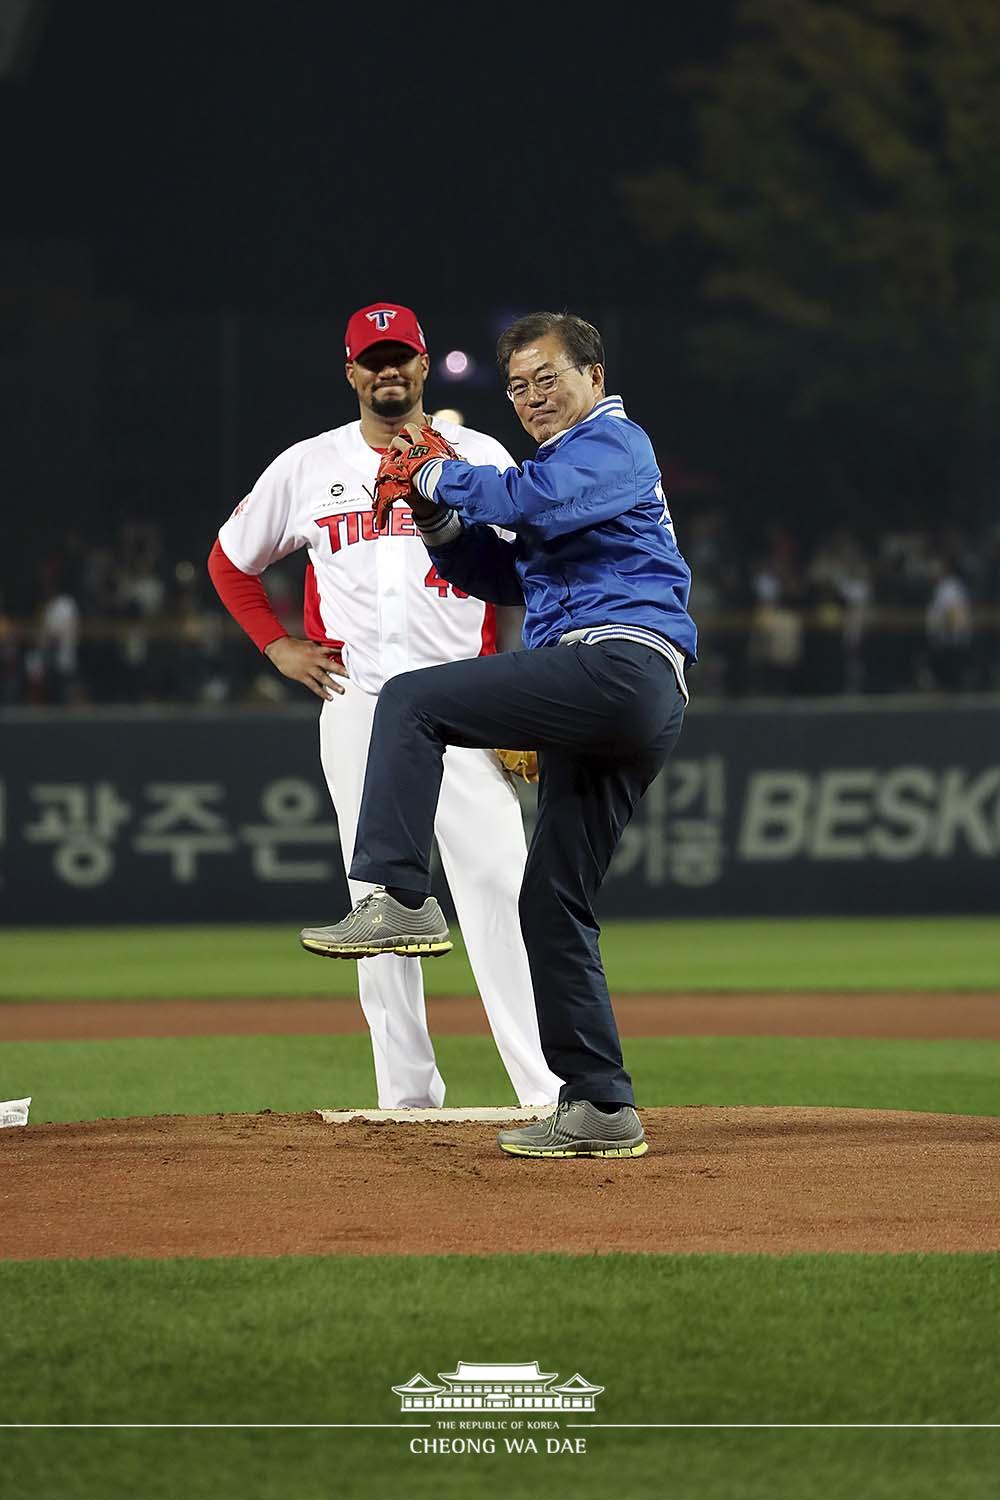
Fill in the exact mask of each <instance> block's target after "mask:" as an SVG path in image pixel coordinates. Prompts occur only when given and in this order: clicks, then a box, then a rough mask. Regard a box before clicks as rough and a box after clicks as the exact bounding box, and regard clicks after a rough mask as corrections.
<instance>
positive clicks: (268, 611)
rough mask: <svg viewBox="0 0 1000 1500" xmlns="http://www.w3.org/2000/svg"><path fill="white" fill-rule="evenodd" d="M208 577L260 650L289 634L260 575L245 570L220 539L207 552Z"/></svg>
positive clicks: (235, 618)
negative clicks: (243, 570) (223, 547)
mask: <svg viewBox="0 0 1000 1500" xmlns="http://www.w3.org/2000/svg"><path fill="white" fill-rule="evenodd" d="M208 576H209V578H211V580H212V582H213V583H214V585H215V591H216V593H217V594H218V596H219V598H220V599H221V600H222V602H223V604H224V605H225V606H226V608H227V609H228V611H229V613H230V614H231V615H232V617H233V619H234V620H235V621H236V623H237V625H239V626H240V627H241V629H243V630H245V631H246V633H247V635H248V636H249V637H250V639H251V640H252V641H253V643H254V645H255V646H256V647H257V649H258V651H263V650H264V648H265V646H269V645H270V644H271V642H272V641H277V640H280V639H281V638H282V637H283V636H287V634H288V631H287V630H286V629H285V627H284V625H282V623H281V621H280V620H279V619H278V616H277V615H276V614H275V612H274V610H273V609H272V608H271V601H270V599H269V598H268V597H267V590H266V589H265V587H264V585H263V584H262V583H261V581H260V578H259V577H258V576H257V575H256V574H255V573H244V572H242V571H241V570H240V569H239V568H238V567H237V566H236V564H235V563H233V562H230V560H229V558H228V557H227V556H226V554H225V553H224V552H223V550H222V543H221V542H220V541H219V540H218V539H216V542H215V546H214V547H213V548H212V550H211V552H210V553H209V554H208Z"/></svg>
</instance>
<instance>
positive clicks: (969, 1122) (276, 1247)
mask: <svg viewBox="0 0 1000 1500" xmlns="http://www.w3.org/2000/svg"><path fill="white" fill-rule="evenodd" d="M615 1005H616V1012H617V1015H618V1018H619V1023H620V1026H621V1030H622V1033H623V1035H625V1036H632V1037H639V1036H685V1035H687V1036H690V1035H700V1036H713V1035H714V1036H815V1037H822V1036H829V1037H928V1038H933V1037H984V1038H998V1037H1000V997H998V996H990V995H981V994H954V995H940V994H934V995H929V994H906V995H900V994H897V995H886V994H875V995H860V994H808V995H795V994H787V995H747V994H738V995H737V994H732V995H693V996H669V997H667V996H626V997H623V998H621V999H619V1000H617V1001H616V1002H615ZM428 1012H429V1019H430V1024H431V1029H432V1031H433V1032H435V1033H436V1034H438V1035H447V1034H463V1033H464V1034H475V1033H485V1032H486V1021H485V1016H484V1013H483V1009H482V1006H481V1005H480V1004H479V1003H478V1001H472V1000H432V1001H430V1002H429V1005H428ZM364 1029H365V1027H364V1020H363V1017H362V1015H361V1011H360V1009H359V1007H358V1006H357V1004H356V1003H355V1002H353V1001H350V1000H337V1001H322V1000H285V1001H282V1000H274V1001H264V1000H253V1001H243V1002H239V1001H183V1000H178V1001H166V1002H142V1003H139V1002H136V1003H130V1002H109V1003H98V1004H91V1003H81V1002H75V1003H65V1004H40V1005H28V1004H25V1005H4V1006H0V1041H28V1040H71V1039H81V1038H83V1039H91V1040H94V1039H98V1038H113V1037H130V1036H147V1037H148V1036H169V1037H176V1036H211V1035H223V1036H225V1035H274V1034H284V1035H289V1034H300V1035H302V1034H305V1035H321V1034H330V1033H350V1032H362V1031H364ZM317 1102H323V1101H317ZM643 1120H644V1123H645V1125H646V1130H647V1134H648V1137H649V1140H650V1151H649V1154H648V1155H647V1156H645V1157H642V1158H641V1159H637V1160H633V1161H623V1162H619V1161H612V1162H601V1161H559V1162H543V1161H532V1160H525V1159H511V1158H509V1157H505V1156H503V1155H502V1154H501V1153H500V1152H499V1151H498V1150H497V1148H496V1145H495V1140H494V1129H493V1127H489V1126H484V1125H471V1124H445V1123H443V1122H437V1121H435V1122H433V1123H430V1124H420V1125H417V1124H405V1125H397V1124H391V1123H378V1124H373V1123H367V1122H352V1123H350V1124H347V1125H325V1124H323V1122H322V1121H321V1120H320V1119H319V1117H318V1115H309V1114H306V1115H283V1114H271V1113H270V1112H264V1113H261V1114H257V1115H215V1116H208V1117H185V1116H174V1115H163V1116H156V1117H153V1118H150V1119H133V1120H97V1121H86V1122H82V1123H79V1124H51V1125H32V1126H29V1127H28V1128H27V1129H24V1130H5V1131H2V1132H0V1224H2V1225H3V1234H2V1236H0V1257H3V1258H7V1259H15V1260H23V1259H35V1258H52V1257H92V1256H143V1257H158V1256H176V1255H189V1256H218V1255H262V1256H271V1255H291V1254H299V1255H328V1254H337V1253H340V1254H348V1253H350V1254H363V1255H377V1254H386V1253H392V1254H422V1253H427V1254H432V1253H433V1254H437V1253H455V1252H457V1253H466V1254H481V1255H488V1254H495V1253H498V1252H502V1251H514V1252H523V1251H544V1250H552V1251H565V1252H571V1253H592V1252H598V1251H626V1250H635V1251H660V1252H663V1251H682V1252H705V1251H729V1252H758V1253H786V1252H790V1251H796V1250H799V1251H872V1252H899V1251H907V1250H916V1251H960V1250H961V1251H985V1250H1000V1218H998V1216H997V1214H996V1183H997V1180H998V1169H1000V1119H992V1118H984V1119H972V1118H967V1117H964V1116H956V1115H931V1114H907V1113H896V1112H880V1111H874V1110H830V1109H748V1108H741V1109H708V1108H685V1109H650V1110H645V1111H643Z"/></svg>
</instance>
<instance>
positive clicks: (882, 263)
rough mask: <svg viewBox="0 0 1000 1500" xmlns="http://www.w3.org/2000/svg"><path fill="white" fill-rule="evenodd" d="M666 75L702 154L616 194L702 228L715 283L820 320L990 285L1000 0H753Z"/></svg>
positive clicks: (713, 293) (670, 221)
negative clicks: (702, 54)
mask: <svg viewBox="0 0 1000 1500" xmlns="http://www.w3.org/2000/svg"><path fill="white" fill-rule="evenodd" d="M676 84H677V86H679V87H680V88H681V89H682V90H683V91H684V92H686V93H687V94H688V95H689V96H690V98H691V101H692V105H693V109H694V120H695V130H696V138H697V143H698V146H697V152H696V161H695V163H694V166H693V168H692V169H691V170H690V171H689V172H686V173H682V172H679V171H676V170H673V169H669V168H663V169H660V170H657V171H654V172H651V173H649V174H647V175H645V176H641V177H632V178H630V179H628V180H627V182H626V193H627V196H628V199H629V201H630V203H631V205H632V208H633V210H634V213H635V215H636V218H637V220H638V221H639V223H640V224H641V226H642V227H643V229H644V230H645V231H646V233H647V234H649V235H650V236H651V237H652V238H653V239H657V240H661V241H668V240H671V239H673V238H674V237H676V236H678V235H680V234H685V235H690V234H694V235H696V236H697V237H698V238H699V239H700V240H701V241H702V242H703V243H704V246H705V247H706V249H707V251H708V254H709V263H708V271H707V274H706V278H705V282H704V292H705V294H706V295H707V296H708V297H709V298H710V299H712V300H714V301H719V302H729V303H733V302H742V303H744V304H746V305H748V306H750V307H753V308H756V309H758V310H760V311H761V312H763V313H765V314H767V315H768V316H770V317H774V318H777V319H779V320H781V321H783V322H786V323H791V324H795V325H798V326H814V327H815V326H822V325H823V324H825V323H828V322H829V321H830V320H831V319H832V318H834V317H835V316H836V315H837V314H838V313H843V312H849V313H851V314H852V315H856V314H858V313H862V312H864V311H866V310H867V311H870V312H872V313H888V314H892V313H896V312H903V311H910V312H913V311H918V310H919V311H932V310H944V309H948V308H953V307H955V306H956V305H957V304H959V303H963V302H964V303H968V302H977V301H983V300H987V299H990V298H993V297H996V296H998V295H1000V4H998V3H997V0H745V3H744V4H743V5H742V7H741V10H740V13H739V19H738V22H737V27H736V35H735V38H734V41H733V45H732V47H731V50H730V51H729V53H728V55H727V56H726V57H725V58H724V59H723V60H722V61H721V62H720V63H718V64H716V65H713V66H712V67H704V68H701V69H696V70H689V71H688V72H686V73H684V74H682V75H680V76H679V77H678V79H677V80H676Z"/></svg>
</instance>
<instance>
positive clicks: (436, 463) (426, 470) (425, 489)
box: [413, 458, 444, 500]
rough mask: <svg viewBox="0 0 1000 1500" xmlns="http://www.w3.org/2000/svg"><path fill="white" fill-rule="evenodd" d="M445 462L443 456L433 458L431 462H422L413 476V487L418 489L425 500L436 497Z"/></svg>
mask: <svg viewBox="0 0 1000 1500" xmlns="http://www.w3.org/2000/svg"><path fill="white" fill-rule="evenodd" d="M443 463H444V459H443V458H432V459H431V461H430V463H426V464H421V465H420V468H419V469H418V470H417V472H416V473H415V474H414V476H413V488H414V489H415V490H418V491H419V492H420V494H421V495H423V497H424V499H425V500H433V499H434V491H435V490H436V489H437V482H438V480H439V479H440V478H441V467H442V465H443Z"/></svg>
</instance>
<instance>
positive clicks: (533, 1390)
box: [392, 1360, 604, 1412]
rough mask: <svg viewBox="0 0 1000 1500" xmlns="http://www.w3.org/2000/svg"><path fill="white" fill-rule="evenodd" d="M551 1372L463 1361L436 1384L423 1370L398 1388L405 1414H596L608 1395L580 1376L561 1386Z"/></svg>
mask: <svg viewBox="0 0 1000 1500" xmlns="http://www.w3.org/2000/svg"><path fill="white" fill-rule="evenodd" d="M558 1379H559V1377H558V1375H557V1374H556V1373H555V1372H554V1371H552V1372H549V1373H546V1372H545V1371H543V1370H540V1369H539V1368H538V1362H537V1360H531V1361H530V1363H527V1364H519V1365H500V1364H472V1363H470V1362H468V1361H466V1360H459V1363H458V1368H457V1369H456V1370H451V1371H449V1372H447V1373H446V1372H444V1371H442V1372H440V1373H439V1374H438V1381H439V1382H443V1383H442V1384H435V1382H434V1381H433V1380H428V1379H427V1377H426V1376H425V1375H422V1374H421V1373H420V1371H419V1370H418V1371H417V1373H416V1374H415V1375H412V1376H411V1377H410V1379H409V1380H408V1381H407V1382H406V1384H405V1385H394V1386H393V1387H392V1389H393V1391H394V1392H395V1393H396V1395H397V1396H399V1398H400V1402H401V1405H400V1410H401V1411H406V1412H417V1411H419V1412H429V1411H433V1412H444V1411H449V1412H450V1411H461V1412H469V1411H485V1412H523V1411H534V1412H539V1411H544V1412H557V1411H572V1412H581V1411H584V1412H585V1411H593V1410H594V1402H595V1401H596V1399H597V1397H598V1396H599V1395H600V1394H601V1393H602V1391H603V1390H604V1386H603V1385H594V1384H592V1382H591V1381H589V1380H586V1379H585V1378H584V1377H583V1376H582V1375H581V1374H580V1373H579V1371H578V1372H577V1373H576V1374H575V1375H571V1376H570V1378H569V1380H564V1381H562V1382H561V1383H560V1384H559V1385H554V1384H553V1383H552V1382H553V1381H556V1380H558Z"/></svg>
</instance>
